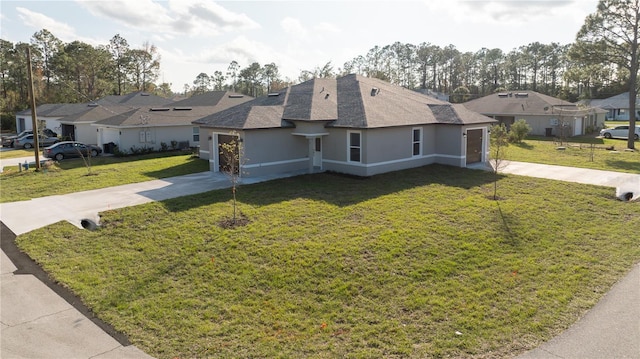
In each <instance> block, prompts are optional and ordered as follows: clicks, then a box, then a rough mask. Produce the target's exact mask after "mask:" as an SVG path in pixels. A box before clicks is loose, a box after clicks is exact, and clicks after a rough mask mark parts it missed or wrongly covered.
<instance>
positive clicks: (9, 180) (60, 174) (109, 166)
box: [0, 153, 209, 202]
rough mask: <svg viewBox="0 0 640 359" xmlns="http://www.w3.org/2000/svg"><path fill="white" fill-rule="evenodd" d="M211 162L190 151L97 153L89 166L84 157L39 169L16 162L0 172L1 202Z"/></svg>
mask: <svg viewBox="0 0 640 359" xmlns="http://www.w3.org/2000/svg"><path fill="white" fill-rule="evenodd" d="M208 166H209V164H208V162H207V161H204V160H200V159H198V158H194V157H192V156H191V154H178V155H176V154H175V153H161V154H158V153H154V154H150V155H142V156H130V157H108V156H100V157H94V158H92V159H91V166H90V167H89V168H88V167H87V166H85V164H84V162H83V160H82V159H68V160H63V161H60V162H57V163H54V164H53V165H52V166H50V167H47V166H43V167H42V168H41V171H40V172H36V171H34V170H33V169H30V170H28V171H22V172H19V171H18V167H17V166H14V167H5V168H4V172H3V173H1V174H0V187H1V188H2V195H1V196H0V202H14V201H23V200H28V199H31V198H36V197H44V196H52V195H59V194H66V193H73V192H78V191H86V190H91V189H97V188H105V187H111V186H118V185H123V184H129V183H136V182H143V181H149V180H154V179H158V178H166V177H173V176H181V175H186V174H190V173H196V172H203V171H207V170H208V169H209V167H208Z"/></svg>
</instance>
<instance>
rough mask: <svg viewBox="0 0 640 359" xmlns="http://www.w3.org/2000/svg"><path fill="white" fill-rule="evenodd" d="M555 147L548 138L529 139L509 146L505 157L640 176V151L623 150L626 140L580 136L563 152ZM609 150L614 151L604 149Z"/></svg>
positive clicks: (512, 159)
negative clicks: (613, 149) (639, 174)
mask: <svg viewBox="0 0 640 359" xmlns="http://www.w3.org/2000/svg"><path fill="white" fill-rule="evenodd" d="M591 144H593V145H594V148H593V149H592V148H591ZM559 146H560V144H559V143H557V142H554V141H553V139H552V138H548V137H538V136H530V137H528V138H527V139H526V140H525V141H524V142H523V143H521V144H511V145H509V146H508V147H507V149H506V151H507V155H506V157H507V159H508V160H511V161H521V162H533V163H544V164H550V165H559V166H571V167H580V168H591V169H598V170H607V171H617V172H628V173H640V151H638V150H636V151H635V152H627V151H624V149H625V148H626V147H627V142H626V140H617V139H611V140H608V139H604V138H594V137H593V136H580V137H572V138H571V139H570V142H569V143H566V142H565V143H563V144H562V147H564V149H563V150H558V149H557V148H558V147H559ZM638 146H640V143H639V145H638ZM611 147H614V148H615V151H611V150H607V148H611ZM592 155H593V160H592Z"/></svg>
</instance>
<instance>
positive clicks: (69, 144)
mask: <svg viewBox="0 0 640 359" xmlns="http://www.w3.org/2000/svg"><path fill="white" fill-rule="evenodd" d="M101 153H102V148H100V147H98V146H95V145H85V144H84V143H81V142H76V141H62V142H58V143H56V144H54V145H51V146H49V147H47V148H45V149H44V150H43V151H42V155H43V156H44V157H46V158H54V159H55V160H56V161H61V160H63V159H65V158H72V157H81V156H88V155H89V154H90V155H91V157H96V156H98V155H100V154H101Z"/></svg>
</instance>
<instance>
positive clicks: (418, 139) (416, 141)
mask: <svg viewBox="0 0 640 359" xmlns="http://www.w3.org/2000/svg"><path fill="white" fill-rule="evenodd" d="M412 133H413V138H412V146H413V153H412V154H413V155H414V156H420V155H421V154H422V129H421V128H414V129H413V130H412Z"/></svg>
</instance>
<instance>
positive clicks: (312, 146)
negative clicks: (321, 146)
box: [307, 137, 316, 173]
mask: <svg viewBox="0 0 640 359" xmlns="http://www.w3.org/2000/svg"><path fill="white" fill-rule="evenodd" d="M307 141H308V144H309V146H308V147H309V166H308V167H309V173H313V156H314V154H315V152H316V139H315V137H307Z"/></svg>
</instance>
